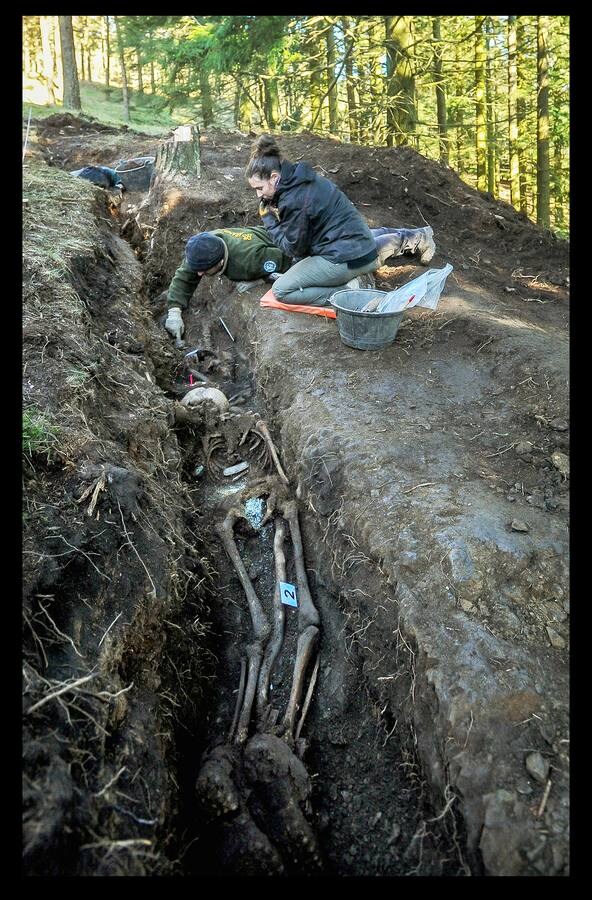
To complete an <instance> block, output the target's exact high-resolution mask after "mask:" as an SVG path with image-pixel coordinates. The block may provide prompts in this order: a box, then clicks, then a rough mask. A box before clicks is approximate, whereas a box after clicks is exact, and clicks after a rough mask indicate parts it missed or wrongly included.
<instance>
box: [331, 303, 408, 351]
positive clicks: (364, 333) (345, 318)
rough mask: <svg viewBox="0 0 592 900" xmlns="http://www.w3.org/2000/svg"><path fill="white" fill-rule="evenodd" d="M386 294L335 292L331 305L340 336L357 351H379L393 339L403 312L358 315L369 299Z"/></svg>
mask: <svg viewBox="0 0 592 900" xmlns="http://www.w3.org/2000/svg"><path fill="white" fill-rule="evenodd" d="M385 294H386V291H373V290H359V291H351V290H344V291H336V292H335V293H334V294H333V295H332V296H331V306H332V307H333V308H334V309H335V312H336V313H337V328H338V329H339V337H340V338H341V340H342V341H343V343H344V344H347V346H348V347H355V349H356V350H380V349H381V347H387V346H388V345H389V344H392V342H393V341H394V339H395V336H396V334H397V331H398V330H399V325H400V324H401V319H402V318H403V316H404V315H405V310H401V311H400V312H394V313H375V312H368V313H365V312H360V310H361V309H362V307H363V306H366V304H367V303H368V301H369V300H373V299H374V298H375V297H383V296H385Z"/></svg>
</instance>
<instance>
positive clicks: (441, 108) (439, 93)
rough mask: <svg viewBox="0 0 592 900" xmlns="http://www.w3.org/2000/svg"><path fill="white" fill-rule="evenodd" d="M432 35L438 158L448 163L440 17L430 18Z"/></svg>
mask: <svg viewBox="0 0 592 900" xmlns="http://www.w3.org/2000/svg"><path fill="white" fill-rule="evenodd" d="M432 37H433V39H434V81H435V84H436V112H437V116H438V143H439V146H440V160H441V161H442V162H443V163H446V164H447V165H448V122H447V116H446V90H445V86H444V84H445V83H444V75H443V71H442V34H441V31H440V19H439V17H438V16H434V17H433V18H432Z"/></svg>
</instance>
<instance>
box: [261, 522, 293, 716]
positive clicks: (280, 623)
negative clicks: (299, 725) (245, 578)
mask: <svg viewBox="0 0 592 900" xmlns="http://www.w3.org/2000/svg"><path fill="white" fill-rule="evenodd" d="M285 536H286V525H285V523H284V520H283V519H280V518H278V519H276V523H275V537H274V541H273V553H274V556H275V580H276V590H275V592H274V597H273V631H272V635H271V639H270V641H269V643H268V644H267V647H266V649H265V657H264V659H263V664H262V666H261V671H260V672H259V686H258V689H257V717H258V720H259V722H260V723H262V720H263V717H264V715H265V713H266V711H267V707H268V705H269V679H270V677H271V670H272V669H273V666H274V664H275V661H276V659H277V656H278V653H279V652H280V650H281V647H282V643H283V641H284V625H285V613H284V607H283V604H282V602H281V599H280V591H279V582H280V581H285V580H286V557H285V555H284V538H285Z"/></svg>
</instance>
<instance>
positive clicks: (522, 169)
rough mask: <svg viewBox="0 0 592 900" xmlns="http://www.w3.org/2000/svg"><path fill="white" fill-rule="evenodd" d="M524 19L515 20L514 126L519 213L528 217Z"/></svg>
mask: <svg viewBox="0 0 592 900" xmlns="http://www.w3.org/2000/svg"><path fill="white" fill-rule="evenodd" d="M525 31H526V28H525V24H524V19H523V18H522V17H518V18H517V20H516V69H517V76H518V99H517V102H516V124H517V126H518V178H519V187H520V212H521V213H524V215H525V216H527V215H528V198H527V192H528V184H527V178H526V147H527V144H528V135H527V133H526V97H525V94H526V90H527V79H526V72H525V64H524V55H525V54H524V48H525V42H526V34H525Z"/></svg>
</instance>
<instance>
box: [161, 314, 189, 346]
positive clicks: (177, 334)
mask: <svg viewBox="0 0 592 900" xmlns="http://www.w3.org/2000/svg"><path fill="white" fill-rule="evenodd" d="M164 327H165V328H166V330H167V331H168V332H169V334H172V336H173V337H174V338H176V340H178V341H179V340H181V338H182V336H183V332H184V331H185V325H184V324H183V317H182V315H181V308H180V307H179V306H171V308H170V309H169V314H168V316H167V317H166V322H165V323H164Z"/></svg>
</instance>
